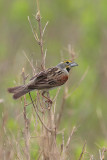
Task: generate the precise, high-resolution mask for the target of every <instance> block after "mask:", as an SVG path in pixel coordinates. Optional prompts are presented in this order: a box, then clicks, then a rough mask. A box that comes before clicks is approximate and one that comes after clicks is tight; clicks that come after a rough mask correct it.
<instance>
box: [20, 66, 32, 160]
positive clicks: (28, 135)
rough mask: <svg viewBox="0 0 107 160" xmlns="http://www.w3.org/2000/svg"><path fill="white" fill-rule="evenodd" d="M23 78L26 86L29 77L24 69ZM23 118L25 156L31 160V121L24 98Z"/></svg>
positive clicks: (27, 159)
mask: <svg viewBox="0 0 107 160" xmlns="http://www.w3.org/2000/svg"><path fill="white" fill-rule="evenodd" d="M22 78H23V83H24V84H25V81H26V79H27V77H26V76H25V71H24V68H23V70H22ZM23 116H24V122H25V129H24V138H25V155H26V160H30V147H29V144H30V142H29V141H30V134H29V120H28V118H27V113H26V97H25V96H24V111H23Z"/></svg>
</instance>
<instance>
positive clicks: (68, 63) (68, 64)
mask: <svg viewBox="0 0 107 160" xmlns="http://www.w3.org/2000/svg"><path fill="white" fill-rule="evenodd" d="M75 66H78V64H77V63H75V62H73V61H70V60H66V61H63V62H61V63H59V64H58V65H57V67H59V68H60V69H65V70H66V71H67V72H69V71H70V69H71V68H72V67H75Z"/></svg>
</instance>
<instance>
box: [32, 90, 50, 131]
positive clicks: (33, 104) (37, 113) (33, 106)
mask: <svg viewBox="0 0 107 160" xmlns="http://www.w3.org/2000/svg"><path fill="white" fill-rule="evenodd" d="M29 96H30V99H31V101H32V105H33V107H34V110H35V112H36V114H37V116H38V118H39V120H40V122H41V123H42V125H43V126H44V128H45V129H47V130H48V131H49V132H53V130H51V129H50V128H48V127H47V126H46V125H45V124H44V123H43V121H42V119H41V118H40V116H39V114H38V112H37V109H36V107H35V105H34V103H33V100H32V97H31V94H30V92H29Z"/></svg>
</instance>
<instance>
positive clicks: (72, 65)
mask: <svg viewBox="0 0 107 160" xmlns="http://www.w3.org/2000/svg"><path fill="white" fill-rule="evenodd" d="M70 66H71V67H75V66H78V64H77V63H75V62H72V63H71V64H70Z"/></svg>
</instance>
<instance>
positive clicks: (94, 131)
mask: <svg viewBox="0 0 107 160" xmlns="http://www.w3.org/2000/svg"><path fill="white" fill-rule="evenodd" d="M106 5H107V2H106V1H105V0H104V1H98V2H96V1H95V0H94V1H85V0H80V1H77V0H75V1H61V0H54V1H49V0H45V1H42V0H41V1H40V6H39V7H38V6H37V4H36V2H35V1H34V0H32V1H30V0H28V1H25V0H14V1H11V2H7V3H5V1H1V2H0V6H1V9H0V12H1V14H0V18H1V22H0V30H1V36H0V41H1V43H0V75H1V78H0V88H1V89H0V126H1V127H0V128H1V131H0V159H4V160H5V159H10V160H14V159H20V160H22V159H23V160H24V159H27V160H29V159H31V160H33V159H40V158H41V159H42V158H43V159H45V160H48V159H51V160H52V159H58V160H59V159H61V160H62V159H70V160H74V159H78V160H82V159H86V160H88V159H90V160H94V159H100V160H104V159H106V157H107V152H106V151H107V125H106V121H107V116H106V115H107V113H106V112H107V109H106V106H107V101H106V95H107V85H106V82H107V71H106V70H107V64H106V57H107V54H106V47H107V45H106V27H107V20H106V19H107V10H106ZM35 8H37V9H36V12H35ZM39 8H40V10H41V14H40V12H39ZM32 12H33V13H32ZM28 15H29V17H30V18H28V20H27V17H28ZM40 15H41V17H42V19H41V17H40ZM38 18H40V19H38ZM39 20H40V21H39ZM47 21H48V22H47ZM41 27H42V28H41ZM43 28H44V29H43ZM32 31H33V34H32ZM43 32H44V36H43V37H42V36H41V33H43ZM33 35H34V36H35V37H34V38H33ZM37 35H38V36H37ZM35 39H36V41H35ZM38 40H40V43H39V42H38ZM42 42H43V43H42ZM38 44H39V45H38ZM42 44H43V46H42ZM42 49H43V50H42ZM74 50H75V52H74ZM40 53H41V54H40ZM45 55H47V56H46V57H45ZM71 58H76V60H75V61H76V62H77V63H78V64H79V67H78V68H75V70H72V71H71V75H70V79H69V82H68V83H67V84H66V85H65V86H63V87H61V89H58V90H57V89H55V90H52V91H50V93H49V95H48V96H50V98H51V99H53V104H52V106H51V105H50V104H49V103H47V102H45V101H44V99H43V98H42V97H41V93H40V92H33V93H31V95H30V96H31V97H30V96H29V94H27V95H26V97H24V98H22V99H20V100H18V101H14V100H13V99H12V97H11V95H9V94H8V93H7V88H8V87H12V86H15V85H18V84H21V83H23V81H24V82H26V81H27V80H29V79H30V77H31V76H32V75H33V74H34V73H35V72H37V71H40V70H41V68H42V69H43V68H44V67H46V68H48V67H51V66H55V65H56V64H57V63H59V62H60V61H61V60H64V59H71ZM32 99H33V100H35V102H32ZM41 104H42V105H41ZM47 141H49V142H50V145H48V143H47ZM53 143H54V145H53ZM51 144H52V145H51ZM52 147H53V148H52Z"/></svg>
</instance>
